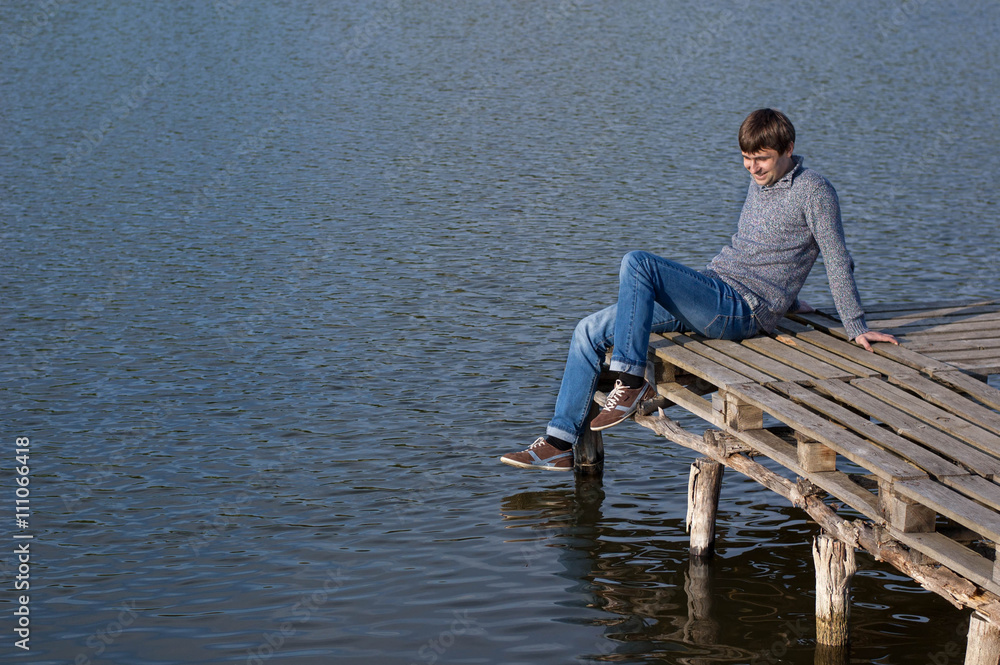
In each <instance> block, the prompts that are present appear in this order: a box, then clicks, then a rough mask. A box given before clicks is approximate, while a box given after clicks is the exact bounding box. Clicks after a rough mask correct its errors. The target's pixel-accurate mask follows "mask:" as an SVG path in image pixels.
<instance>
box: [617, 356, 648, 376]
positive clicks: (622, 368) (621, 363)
mask: <svg viewBox="0 0 1000 665" xmlns="http://www.w3.org/2000/svg"><path fill="white" fill-rule="evenodd" d="M611 371H612V372H625V373H626V374H631V375H633V376H646V361H645V360H644V361H642V363H641V364H638V365H637V364H635V363H631V362H628V361H627V360H615V359H614V358H612V359H611Z"/></svg>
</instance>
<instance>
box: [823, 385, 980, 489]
mask: <svg viewBox="0 0 1000 665" xmlns="http://www.w3.org/2000/svg"><path fill="white" fill-rule="evenodd" d="M816 390H818V391H820V392H822V393H824V394H827V395H830V396H831V397H834V398H836V399H837V400H838V401H840V402H841V403H843V404H850V405H851V406H854V407H855V408H857V409H859V410H860V411H861V412H863V413H866V414H868V415H869V416H871V417H872V418H877V419H878V420H880V421H881V422H883V423H885V424H886V425H887V426H889V427H891V428H892V430H893V431H894V432H895V433H896V434H898V435H900V436H903V437H906V438H908V439H911V440H913V441H916V442H918V443H920V444H922V445H924V446H927V447H928V448H930V449H931V450H934V451H936V452H937V453H939V454H940V455H941V456H942V457H944V458H945V459H948V460H954V461H955V462H958V463H960V464H962V465H964V466H966V467H968V468H970V469H972V470H973V471H975V472H976V473H978V474H980V475H983V476H985V477H987V478H990V477H993V476H1000V459H997V458H996V457H994V456H993V455H990V454H988V453H986V452H983V451H981V450H978V449H977V448H974V447H973V446H970V445H968V444H966V443H965V442H964V441H962V440H960V439H958V438H956V437H954V436H952V435H950V434H948V433H946V432H943V431H941V430H939V429H937V428H935V427H929V426H928V425H927V423H926V422H924V421H923V420H921V419H919V418H917V417H915V416H913V415H911V414H909V413H907V412H905V411H903V410H902V409H899V408H896V407H895V406H892V405H891V404H887V403H886V402H884V401H882V400H880V399H879V398H878V396H876V395H872V394H870V393H865V392H864V391H861V390H859V389H858V388H857V387H855V386H852V385H850V384H846V383H843V382H840V381H830V382H823V383H818V384H816Z"/></svg>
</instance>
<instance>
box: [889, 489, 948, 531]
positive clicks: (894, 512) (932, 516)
mask: <svg viewBox="0 0 1000 665" xmlns="http://www.w3.org/2000/svg"><path fill="white" fill-rule="evenodd" d="M878 509H879V512H880V513H881V514H882V516H883V517H885V519H886V521H887V522H888V523H889V524H890V525H891V526H892V527H893V528H894V529H899V530H900V531H902V532H903V533H930V532H932V531H934V529H935V523H936V520H937V513H935V512H934V510H933V509H931V508H928V507H927V506H925V505H922V504H919V503H917V502H916V501H914V500H913V499H910V498H909V497H905V496H903V495H902V494H900V493H899V492H897V491H896V490H895V489H893V487H892V482H891V481H889V480H886V479H884V478H879V479H878Z"/></svg>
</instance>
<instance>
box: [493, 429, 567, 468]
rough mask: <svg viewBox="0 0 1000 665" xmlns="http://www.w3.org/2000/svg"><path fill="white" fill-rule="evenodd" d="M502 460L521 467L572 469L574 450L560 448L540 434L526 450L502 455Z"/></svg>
mask: <svg viewBox="0 0 1000 665" xmlns="http://www.w3.org/2000/svg"><path fill="white" fill-rule="evenodd" d="M500 461H501V462H503V463H504V464H510V465H511V466H516V467H519V468H521V469H547V470H549V471H572V470H573V451H572V450H559V449H558V448H556V447H555V446H553V445H551V444H550V443H548V442H547V441H546V440H545V439H544V437H541V436H540V437H538V438H537V439H535V442H534V443H533V444H531V445H530V446H528V447H527V448H526V449H525V450H522V451H521V452H519V453H507V454H506V455H503V456H501V457H500Z"/></svg>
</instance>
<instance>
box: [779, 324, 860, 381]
mask: <svg viewBox="0 0 1000 665" xmlns="http://www.w3.org/2000/svg"><path fill="white" fill-rule="evenodd" d="M806 332H808V331H806ZM775 339H776V340H778V341H779V342H781V343H782V344H787V345H788V346H791V347H793V348H795V349H797V350H799V351H801V352H802V353H805V354H808V355H810V356H812V357H814V358H819V359H820V360H822V361H823V362H825V363H827V364H829V365H833V366H834V367H838V368H840V369H842V370H844V371H845V372H848V373H849V374H853V375H854V376H857V377H865V376H878V375H879V374H880V372H878V371H876V370H873V369H871V368H870V367H865V366H864V365H861V364H859V363H856V362H854V361H853V360H848V359H847V358H845V357H844V356H842V355H839V354H837V353H833V352H831V351H827V350H826V349H821V348H820V347H818V346H816V345H815V344H808V343H801V342H800V341H798V340H796V339H795V338H794V337H789V336H787V335H778V336H777V337H775Z"/></svg>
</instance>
